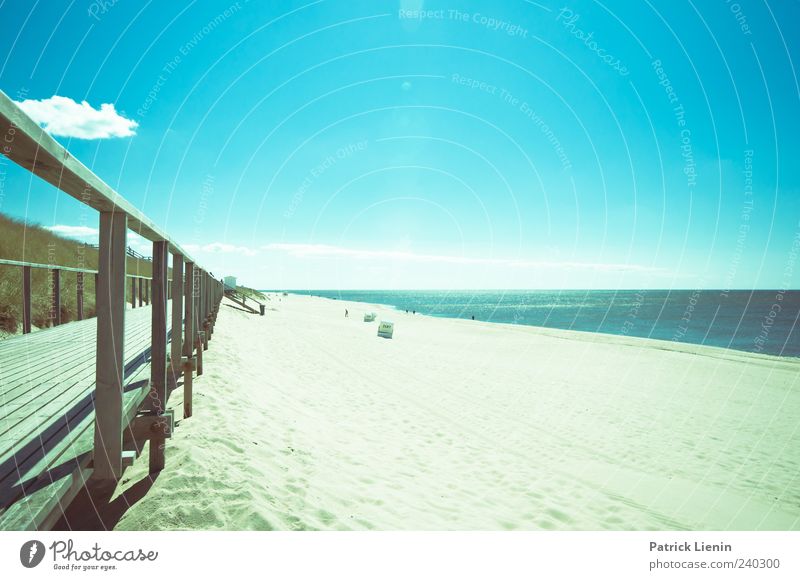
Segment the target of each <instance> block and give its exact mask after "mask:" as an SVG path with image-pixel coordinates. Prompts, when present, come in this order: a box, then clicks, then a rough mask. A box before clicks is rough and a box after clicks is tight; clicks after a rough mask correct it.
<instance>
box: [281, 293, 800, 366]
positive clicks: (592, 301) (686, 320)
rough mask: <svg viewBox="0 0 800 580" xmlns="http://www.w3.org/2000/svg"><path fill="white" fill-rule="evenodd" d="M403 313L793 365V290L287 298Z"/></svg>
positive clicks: (798, 346) (798, 333)
mask: <svg viewBox="0 0 800 580" xmlns="http://www.w3.org/2000/svg"><path fill="white" fill-rule="evenodd" d="M290 292H292V293H295V294H313V295H314V296H322V297H326V298H336V299H340V300H353V301H359V302H370V303H373V304H382V305H386V306H390V307H392V308H395V309H397V310H400V311H403V312H405V311H406V310H408V311H409V312H412V311H416V312H417V313H420V314H427V315H430V316H440V317H446V318H465V319H472V317H473V316H474V317H475V320H482V321H487V322H504V323H510V324H524V325H529V326H544V327H547V328H562V329H567V330H581V331H588V332H603V333H607V334H616V335H628V336H637V337H646V338H656V339H660V340H670V341H676V342H686V343H692V344H705V345H710V346H718V347H723V348H731V349H735V350H742V351H747V352H757V353H762V354H771V355H779V356H793V357H800V328H798V326H799V325H800V321H799V320H798V317H800V291H798V290H755V291H751V290H730V291H725V290H561V291H545V290H505V291H503V290H500V291H498V290H466V291H465V290H459V291H452V290H449V291H448V290H396V291H392V290H291V291H290Z"/></svg>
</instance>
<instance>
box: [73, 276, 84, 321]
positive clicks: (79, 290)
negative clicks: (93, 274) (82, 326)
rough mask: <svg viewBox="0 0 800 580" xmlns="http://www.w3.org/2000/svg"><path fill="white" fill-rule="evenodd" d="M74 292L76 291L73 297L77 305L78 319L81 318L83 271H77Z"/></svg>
mask: <svg viewBox="0 0 800 580" xmlns="http://www.w3.org/2000/svg"><path fill="white" fill-rule="evenodd" d="M76 292H77V293H78V295H77V296H76V297H75V299H76V301H77V305H78V320H83V272H78V274H77V276H76Z"/></svg>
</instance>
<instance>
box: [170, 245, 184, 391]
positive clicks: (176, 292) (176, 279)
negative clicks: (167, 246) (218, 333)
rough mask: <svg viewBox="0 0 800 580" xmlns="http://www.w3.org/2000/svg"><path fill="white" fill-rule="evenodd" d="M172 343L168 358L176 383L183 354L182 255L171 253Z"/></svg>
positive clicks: (173, 379)
mask: <svg viewBox="0 0 800 580" xmlns="http://www.w3.org/2000/svg"><path fill="white" fill-rule="evenodd" d="M170 287H171V288H172V343H171V345H170V360H171V365H170V366H171V367H172V382H173V384H178V377H179V376H180V375H181V356H182V355H183V328H182V327H183V256H182V255H181V254H172V284H171V286H170Z"/></svg>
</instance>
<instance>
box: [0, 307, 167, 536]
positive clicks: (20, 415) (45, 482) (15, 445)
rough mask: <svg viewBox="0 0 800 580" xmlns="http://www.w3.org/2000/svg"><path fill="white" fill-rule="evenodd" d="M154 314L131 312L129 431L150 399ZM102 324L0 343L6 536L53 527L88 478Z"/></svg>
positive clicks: (0, 490) (0, 500)
mask: <svg viewBox="0 0 800 580" xmlns="http://www.w3.org/2000/svg"><path fill="white" fill-rule="evenodd" d="M151 317H152V313H151V308H150V307H143V308H136V309H130V310H127V311H126V313H125V341H124V359H123V360H124V364H125V369H124V396H123V425H125V426H127V425H129V424H130V422H131V421H132V420H133V418H134V417H135V416H136V414H137V411H139V409H140V407H141V406H142V403H143V402H145V399H146V397H147V395H148V393H149V385H150V380H149V379H150V354H151V353H150V348H151ZM96 340H97V319H96V318H92V319H89V320H83V321H80V322H72V323H69V324H65V325H62V326H59V327H56V328H53V329H47V330H43V331H40V332H35V333H33V334H27V335H20V336H17V337H13V338H10V339H7V340H4V341H2V342H0V529H11V530H20V529H30V528H39V529H42V528H47V527H50V525H52V523H54V522H53V521H52V520H54V519H57V518H58V517H59V516H60V515H61V513H62V509H60V508H61V507H62V505H61V504H63V508H66V504H68V503H69V501H70V500H71V499H72V496H73V495H74V494H75V493H76V492H77V491H78V490H79V489H80V487H82V486H83V484H84V483H85V479H86V478H87V477H88V475H89V474H90V472H91V470H90V462H91V459H92V450H93V446H94V420H95V414H94V395H95V373H96V351H97V348H96Z"/></svg>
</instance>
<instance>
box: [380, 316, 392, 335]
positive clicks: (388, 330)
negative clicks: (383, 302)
mask: <svg viewBox="0 0 800 580" xmlns="http://www.w3.org/2000/svg"><path fill="white" fill-rule="evenodd" d="M393 334H394V322H389V321H388V320H381V322H380V324H379V325H378V336H380V337H381V338H392V335H393Z"/></svg>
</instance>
